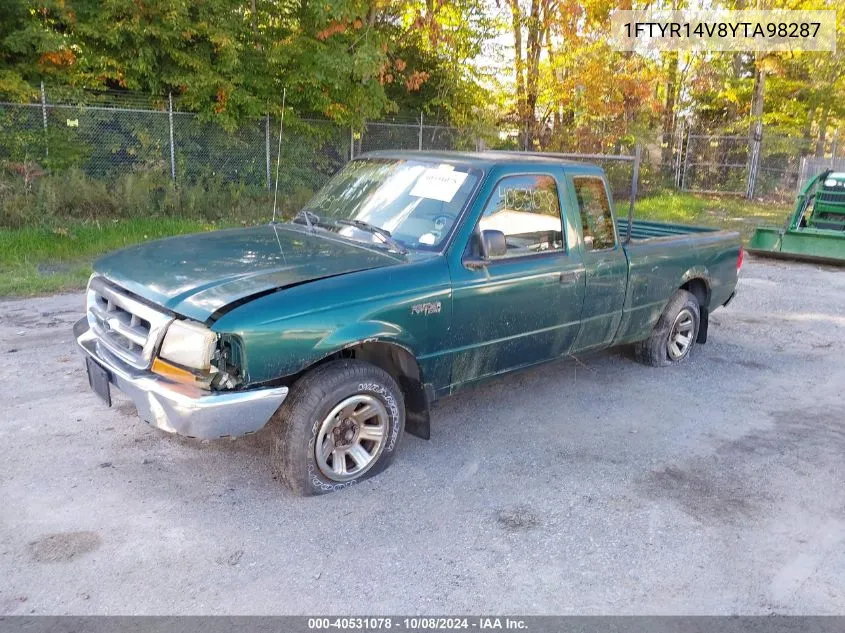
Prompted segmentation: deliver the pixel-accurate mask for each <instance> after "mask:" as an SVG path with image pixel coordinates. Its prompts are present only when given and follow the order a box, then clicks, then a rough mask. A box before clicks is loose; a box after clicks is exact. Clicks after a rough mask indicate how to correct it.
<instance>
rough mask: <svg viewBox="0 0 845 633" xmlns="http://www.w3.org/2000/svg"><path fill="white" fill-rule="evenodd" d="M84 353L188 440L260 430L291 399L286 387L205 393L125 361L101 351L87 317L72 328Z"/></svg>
mask: <svg viewBox="0 0 845 633" xmlns="http://www.w3.org/2000/svg"><path fill="white" fill-rule="evenodd" d="M73 335H74V336H75V337H76V342H77V343H78V344H79V347H80V349H81V350H82V353H83V354H85V355H86V356H90V357H91V358H92V359H93V360H95V361H96V362H97V363H99V364H100V365H101V366H103V367H104V368H106V369H107V370H108V372H109V378H110V382H111V384H112V385H114V386H115V387H117V388H118V389H119V390H120V391H122V392H123V393H124V394H126V395H127V396H129V398H130V399H131V400H132V401H133V402H134V403H135V407H136V408H137V409H138V415H139V416H140V417H141V418H142V419H143V420H145V421H147V422H149V423H150V424H152V425H153V426H155V427H158V428H160V429H162V430H163V431H167V432H169V433H178V434H179V435H185V436H187V437H196V438H201V439H217V438H220V437H237V436H239V435H244V434H246V433H252V432H254V431H258V430H259V429H261V428H262V427H263V426H264V425H265V424H267V422H268V421H269V420H270V417H271V416H272V415H273V413H275V411H276V409H278V408H279V406H281V404H282V402H284V400H285V398H286V397H287V395H288V388H287V387H273V388H267V389H250V390H245V391H220V392H213V391H205V390H203V389H199V388H197V387H194V386H191V385H185V384H182V383H177V382H173V381H171V380H168V379H167V378H164V377H162V376H159V375H157V374H154V373H152V372H149V371H146V370H141V369H136V368H134V367H131V366H130V365H128V364H126V363H123V362H122V361H120V360H119V359H118V358H116V357H115V356H114V355H112V354H111V353H109V352H108V350H106V349H104V348H102V347H101V345H100V344H99V343H98V341H97V337H96V336H94V334H93V333H92V332H91V330H90V328H89V326H88V320H87V319H86V318H83V319H80V320H79V321H77V322H76V324H74V326H73Z"/></svg>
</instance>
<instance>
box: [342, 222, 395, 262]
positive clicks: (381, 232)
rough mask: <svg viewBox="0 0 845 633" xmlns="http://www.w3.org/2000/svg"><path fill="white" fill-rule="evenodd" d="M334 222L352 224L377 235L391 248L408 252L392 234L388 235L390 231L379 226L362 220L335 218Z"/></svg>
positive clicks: (345, 224)
mask: <svg viewBox="0 0 845 633" xmlns="http://www.w3.org/2000/svg"><path fill="white" fill-rule="evenodd" d="M335 222H337V223H338V224H343V225H344V226H354V227H355V228H356V229H361V230H364V231H368V232H370V233H372V234H373V235H378V236H379V237H380V238H381V239H382V240H383V242H384V243H385V244H387V245H388V246H390V247H391V248H392V249H393V250H395V251H398V252H399V253H400V254H402V255H407V254H408V249H407V248H405V247H404V246H402V245H401V244H400V243H399V242H397V241H396V240H395V239H393V236H392V235H390V231H387V230H385V229H383V228H381V227H379V226H376V225H374V224H370V223H369V222H364V221H363V220H335Z"/></svg>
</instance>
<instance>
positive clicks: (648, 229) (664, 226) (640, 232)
mask: <svg viewBox="0 0 845 633" xmlns="http://www.w3.org/2000/svg"><path fill="white" fill-rule="evenodd" d="M616 230H617V231H618V233H619V239H621V240H623V241H624V240H625V238H626V237H627V235H628V219H627V218H620V219H618V220H617V221H616ZM718 230H719V229H714V228H710V227H707V226H691V225H688V224H673V223H671V222H653V221H651V220H634V221H633V223H632V225H631V239H632V240H650V239H653V238H657V237H671V236H676V235H689V234H691V233H715V232H716V231H718Z"/></svg>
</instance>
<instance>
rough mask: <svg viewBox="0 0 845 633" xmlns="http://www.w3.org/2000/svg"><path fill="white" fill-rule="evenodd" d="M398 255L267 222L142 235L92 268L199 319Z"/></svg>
mask: <svg viewBox="0 0 845 633" xmlns="http://www.w3.org/2000/svg"><path fill="white" fill-rule="evenodd" d="M403 261H404V257H402V256H399V255H395V254H393V253H389V252H387V251H384V250H381V249H376V248H371V247H368V246H367V245H366V244H361V245H360V246H359V245H356V244H354V243H351V242H348V241H345V240H342V239H339V238H335V237H333V236H331V235H327V234H322V233H308V232H306V231H304V230H299V229H296V228H292V227H291V228H288V227H286V226H285V225H271V224H268V225H264V226H257V227H252V228H245V229H231V230H224V231H213V232H210V233H198V234H195V235H185V236H181V237H171V238H168V239H163V240H157V241H154V242H147V243H145V244H140V245H138V246H133V247H130V248H126V249H123V250H120V251H117V252H115V253H111V254H110V255H107V256H105V257H103V258H102V259H100V260H99V261H98V262H97V263H96V264H95V265H94V270H95V272H96V273H97V274H101V275H104V276H105V277H106V278H108V279H109V280H111V281H113V282H114V283H116V284H118V285H119V286H121V287H123V288H125V289H127V290H129V291H130V292H133V293H135V294H136V295H138V296H140V297H143V298H145V299H148V300H150V301H152V302H153V303H156V304H158V305H161V306H164V307H166V308H168V309H170V310H172V311H174V312H176V313H178V314H182V315H184V316H187V317H190V318H192V319H196V320H198V321H206V320H208V319H209V317H211V316H212V315H213V314H214V313H215V312H217V311H218V310H220V309H222V308H225V307H226V306H227V305H229V304H231V303H233V302H235V301H238V300H240V299H244V298H246V297H249V296H251V295H255V294H259V293H263V292H266V291H270V290H274V289H279V288H285V287H287V286H292V285H297V284H301V283H304V282H308V281H313V280H317V279H322V278H324V277H333V276H336V275H342V274H344V273H349V272H354V271H359V270H369V269H371V268H378V267H381V266H391V265H395V264H399V263H402V262H403Z"/></svg>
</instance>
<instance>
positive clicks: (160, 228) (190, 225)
mask: <svg viewBox="0 0 845 633" xmlns="http://www.w3.org/2000/svg"><path fill="white" fill-rule="evenodd" d="M790 210H791V208H790V207H789V206H784V205H773V204H767V203H761V202H748V201H745V200H742V199H740V198H731V197H717V196H705V195H698V194H690V193H677V192H661V193H658V194H656V195H653V196H649V197H647V198H643V199H641V200H640V201H639V202H638V203H637V207H636V212H635V217H637V218H642V219H650V220H658V221H662V222H676V223H680V224H699V225H703V226H717V227H722V228H726V229H733V230H737V231H739V232H740V233H742V236H743V238H745V239H746V240H747V239H748V238H749V237H750V236H751V233H752V232H753V230H754V227H755V226H758V225H760V224H773V225H776V226H779V225H781V224H783V222H784V220H785V218H786V216H787V215H788V214H789V212H790ZM265 215H266V213H265ZM262 220H266V217H264V218H262ZM255 221H256V218H253V217H250V220H249V223H253V222H255ZM242 223H244V222H241V224H242ZM237 224H239V223H238V222H236V221H235V220H234V218H232V217H231V216H230V217H228V218H225V219H219V220H207V219H199V218H187V219H178V218H163V217H146V218H144V217H132V218H116V219H110V220H100V221H93V220H66V221H64V222H55V221H53V222H51V223H49V224H47V225H44V226H39V227H23V228H7V229H0V297H2V296H33V295H40V294H49V293H54V292H66V291H73V290H78V289H80V288H83V287H84V286H85V282H86V281H87V280H88V277H89V275H90V274H91V262H92V261H93V260H94V259H96V258H97V257H98V256H100V255H102V254H104V253H108V252H109V251H113V250H116V249H118V248H123V247H124V246H129V245H131V244H137V243H138V242H144V241H147V240H153V239H157V238H161V237H167V236H170V235H181V234H184V233H195V232H198V231H209V230H214V229H217V228H222V227H225V226H234V225H237Z"/></svg>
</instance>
